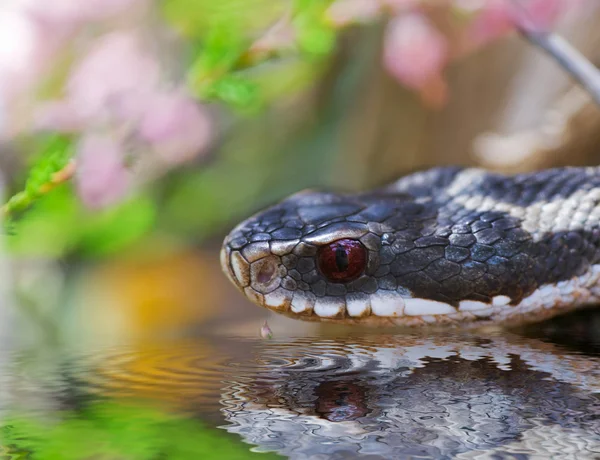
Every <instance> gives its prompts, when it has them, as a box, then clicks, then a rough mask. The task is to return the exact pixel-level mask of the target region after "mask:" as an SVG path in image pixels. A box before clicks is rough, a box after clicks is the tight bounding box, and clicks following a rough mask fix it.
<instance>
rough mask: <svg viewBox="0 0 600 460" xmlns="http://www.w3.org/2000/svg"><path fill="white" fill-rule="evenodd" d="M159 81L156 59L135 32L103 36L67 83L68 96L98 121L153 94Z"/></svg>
mask: <svg viewBox="0 0 600 460" xmlns="http://www.w3.org/2000/svg"><path fill="white" fill-rule="evenodd" d="M158 81H159V66H158V63H157V61H156V59H155V58H154V57H153V56H152V55H151V54H149V53H147V52H146V51H145V50H144V49H143V48H142V45H141V41H140V39H139V37H137V36H136V35H135V34H133V33H126V32H114V33H112V34H108V35H105V36H103V37H101V38H100V39H99V40H98V41H97V43H96V44H95V46H94V47H93V48H92V49H91V50H90V51H89V53H88V55H87V56H86V57H85V58H84V59H83V60H82V61H81V62H80V63H79V65H77V66H76V68H75V69H74V70H73V73H72V75H71V77H70V79H69V81H68V83H67V97H68V98H69V100H70V102H71V104H72V106H73V107H75V108H76V109H77V111H78V112H79V114H80V115H81V116H82V117H83V118H84V119H86V118H94V117H96V118H97V117H98V116H99V115H101V114H102V113H103V112H106V111H107V110H110V109H111V108H113V109H114V108H116V107H117V106H118V105H119V104H124V101H123V99H127V98H135V100H136V101H137V100H139V99H140V98H143V97H145V94H146V93H148V92H151V91H153V89H154V88H155V87H156V85H157V84H158Z"/></svg>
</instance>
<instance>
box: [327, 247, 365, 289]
mask: <svg viewBox="0 0 600 460" xmlns="http://www.w3.org/2000/svg"><path fill="white" fill-rule="evenodd" d="M317 260H318V264H319V270H321V273H323V275H325V277H326V278H327V279H329V280H330V281H333V282H337V283H343V282H346V281H352V280H353V279H356V278H358V277H359V276H360V275H361V274H362V272H363V271H364V270H365V267H366V265H367V251H366V249H365V248H364V246H363V245H362V244H360V243H359V242H358V241H355V240H338V241H335V242H333V243H331V244H329V245H327V246H323V247H322V248H320V249H319V253H318V255H317Z"/></svg>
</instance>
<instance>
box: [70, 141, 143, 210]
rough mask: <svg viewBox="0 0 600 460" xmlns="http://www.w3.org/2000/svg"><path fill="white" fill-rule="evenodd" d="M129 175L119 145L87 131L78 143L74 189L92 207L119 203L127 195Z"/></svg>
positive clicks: (96, 207)
mask: <svg viewBox="0 0 600 460" xmlns="http://www.w3.org/2000/svg"><path fill="white" fill-rule="evenodd" d="M130 180H131V177H130V173H129V171H128V170H127V168H126V167H125V162H124V157H123V151H122V147H121V145H120V144H119V143H118V142H117V141H115V140H114V138H113V137H110V136H104V135H98V134H86V135H85V136H84V137H83V138H82V139H81V140H80V142H79V144H78V146H77V172H76V181H77V191H78V194H79V196H80V198H81V199H82V201H83V202H84V203H85V204H86V205H87V206H88V207H90V208H92V209H99V208H103V207H106V206H109V205H111V204H114V203H116V202H118V201H119V200H120V199H122V198H123V196H124V195H125V194H126V192H127V190H128V188H129V183H130Z"/></svg>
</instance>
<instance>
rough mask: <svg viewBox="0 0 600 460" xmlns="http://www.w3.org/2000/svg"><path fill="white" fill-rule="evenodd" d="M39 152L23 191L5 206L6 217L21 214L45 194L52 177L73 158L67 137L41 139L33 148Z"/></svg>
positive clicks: (70, 141)
mask: <svg viewBox="0 0 600 460" xmlns="http://www.w3.org/2000/svg"><path fill="white" fill-rule="evenodd" d="M34 148H35V151H37V152H39V153H38V155H37V158H36V159H35V161H34V162H33V165H32V166H31V168H30V170H29V175H28V177H27V180H26V182H25V188H24V190H23V191H21V192H19V193H17V194H15V195H13V196H12V197H11V198H10V199H9V200H8V202H7V203H6V205H5V206H4V212H5V214H7V215H12V214H14V213H18V212H22V211H24V210H25V209H26V208H27V207H29V206H30V205H31V204H32V203H33V202H34V201H35V200H36V199H38V198H39V197H40V196H42V195H43V194H44V193H45V191H46V190H45V187H47V186H48V184H50V183H52V180H53V177H54V175H55V174H56V173H57V172H59V171H60V170H62V169H63V168H64V167H65V166H66V165H67V163H68V162H69V160H70V159H71V158H72V157H73V142H72V140H71V139H70V138H69V137H66V136H61V135H54V136H49V137H47V138H43V139H41V140H40V141H38V142H37V145H35V146H34Z"/></svg>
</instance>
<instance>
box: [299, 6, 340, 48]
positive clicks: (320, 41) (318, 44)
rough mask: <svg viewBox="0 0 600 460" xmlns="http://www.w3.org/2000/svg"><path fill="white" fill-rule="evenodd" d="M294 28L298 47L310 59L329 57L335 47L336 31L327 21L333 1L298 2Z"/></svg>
mask: <svg viewBox="0 0 600 460" xmlns="http://www.w3.org/2000/svg"><path fill="white" fill-rule="evenodd" d="M295 3H296V4H295V9H296V13H295V15H294V26H295V29H296V33H297V35H298V46H299V47H300V49H301V50H302V51H303V52H304V53H306V54H307V55H308V56H310V57H319V58H320V57H323V56H327V55H329V54H330V53H331V51H332V50H333V47H334V45H335V37H336V33H335V30H334V29H333V28H332V26H331V25H330V24H328V23H327V21H326V19H325V11H326V10H327V8H328V7H329V5H330V4H331V1H324V0H296V2H295Z"/></svg>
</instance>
